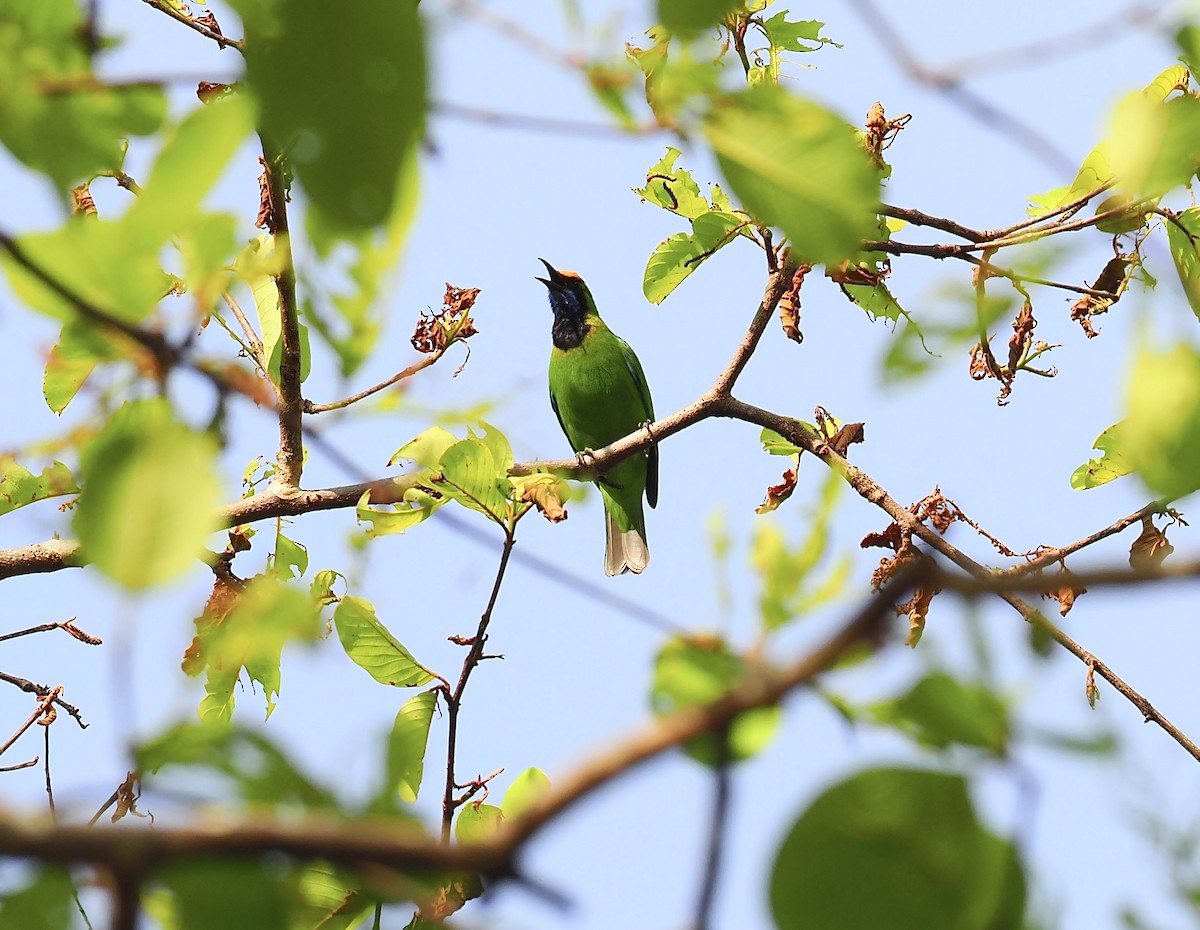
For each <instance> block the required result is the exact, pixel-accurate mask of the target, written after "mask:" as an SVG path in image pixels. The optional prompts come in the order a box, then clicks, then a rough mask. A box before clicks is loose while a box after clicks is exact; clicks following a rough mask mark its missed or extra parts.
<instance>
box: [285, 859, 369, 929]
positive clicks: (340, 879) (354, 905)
mask: <svg viewBox="0 0 1200 930" xmlns="http://www.w3.org/2000/svg"><path fill="white" fill-rule="evenodd" d="M298 885H299V898H300V901H299V902H298V903H299V907H298V908H297V910H298V913H295V914H294V916H293V918H292V921H291V923H290V927H291V930H351V928H354V927H358V926H359V925H360V923H361V922H362V921H363V920H365V919H366V918H367V917H368V916H369V914H370V912H371V911H373V910H374V909H375V901H374V900H373V898H372V897H371V896H370V895H368V894H363V893H362V890H361V889H360V887H359V883H358V882H354V881H349V880H347V878H346V877H345V876H344V875H343V874H342V873H341V872H339V871H338V870H336V869H334V868H332V867H330V866H327V865H320V864H318V865H309V866H305V867H304V868H303V870H302V871H301V872H300V874H299V876H298Z"/></svg>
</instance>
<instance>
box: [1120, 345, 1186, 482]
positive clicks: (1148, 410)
mask: <svg viewBox="0 0 1200 930" xmlns="http://www.w3.org/2000/svg"><path fill="white" fill-rule="evenodd" d="M1121 426H1122V429H1121V432H1120V450H1121V452H1122V453H1123V458H1124V460H1125V462H1126V463H1128V465H1129V467H1130V468H1131V469H1132V470H1134V471H1137V472H1138V474H1140V475H1141V477H1142V480H1143V481H1144V482H1145V483H1146V486H1147V487H1148V488H1149V489H1150V491H1151V493H1153V494H1155V495H1156V496H1161V497H1166V498H1176V497H1182V496H1183V495H1185V494H1189V493H1191V492H1192V491H1194V490H1196V489H1197V488H1200V354H1197V351H1196V349H1195V348H1193V347H1192V346H1189V345H1185V344H1177V345H1175V346H1174V347H1172V348H1170V349H1166V350H1163V351H1156V350H1153V349H1142V350H1141V351H1139V352H1138V353H1137V355H1136V356H1135V357H1134V361H1133V368H1132V370H1131V371H1130V374H1129V378H1128V382H1127V385H1126V389H1125V416H1124V419H1123V421H1122V424H1121Z"/></svg>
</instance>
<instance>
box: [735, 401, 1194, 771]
mask: <svg viewBox="0 0 1200 930" xmlns="http://www.w3.org/2000/svg"><path fill="white" fill-rule="evenodd" d="M725 406H726V408H727V410H728V415H730V416H736V417H737V418H738V419H743V420H747V421H749V422H751V423H757V424H758V425H759V426H765V427H767V428H769V429H773V430H775V431H776V432H777V433H779V434H780V435H782V436H784V437H786V438H787V439H789V440H791V441H792V442H794V443H796V444H797V445H799V446H801V447H802V448H804V449H806V450H807V451H809V452H812V453H813V454H814V455H816V456H817V457H818V458H820V459H821V460H822V461H824V462H825V464H826V465H828V466H829V467H831V468H833V469H834V470H835V471H836V472H838V473H839V474H840V475H841V476H842V477H843V478H845V479H846V481H847V482H848V483H849V484H850V486H851V487H852V488H854V490H855V491H856V492H857V493H858V494H859V495H860V496H861V497H863V498H864V499H866V500H868V501H870V502H871V503H873V504H875V505H876V506H877V507H879V508H880V509H882V510H883V511H884V512H885V513H886V514H888V516H890V517H891V518H892V519H893V520H895V521H896V523H898V524H899V525H900V526H901V527H902V528H903V529H904V530H906V531H907V532H910V533H912V535H914V536H916V537H918V538H919V539H921V540H922V541H923V542H924V543H926V545H928V546H929V547H930V548H931V549H934V550H936V551H937V552H939V553H941V554H942V555H943V556H945V557H946V558H947V559H949V560H950V561H951V562H953V563H954V564H955V565H957V566H958V567H959V568H962V569H964V570H965V571H966V572H968V573H969V574H970V575H972V576H974V577H976V578H982V579H986V578H988V577H989V576H990V575H991V574H992V572H991V570H990V569H988V568H987V567H986V566H984V565H981V564H980V563H979V562H976V561H975V560H974V559H972V558H971V557H970V556H969V555H967V554H966V553H965V552H962V551H961V550H960V549H958V548H957V547H955V546H954V545H952V544H951V543H950V542H949V541H947V540H946V538H945V537H943V536H942V535H941V534H940V533H938V532H937V531H936V530H934V529H932V528H930V527H928V526H926V525H925V524H924V523H922V522H920V521H919V520H918V519H917V518H916V516H915V515H914V514H913V513H912V512H911V511H910V510H909V509H908V508H907V507H904V506H903V505H901V504H900V503H899V502H898V501H896V500H895V499H894V498H893V497H892V496H891V495H889V494H888V493H887V491H885V490H884V489H883V488H882V487H880V486H879V484H877V483H876V482H875V481H874V480H873V479H872V478H871V477H870V476H869V475H867V474H866V473H865V472H863V471H862V470H861V469H859V468H856V467H855V466H853V465H851V464H850V463H849V462H847V461H846V459H844V458H843V457H842V456H840V455H838V454H837V453H836V452H834V451H833V450H832V449H831V448H830V447H829V444H828V443H826V442H824V441H823V440H822V439H821V438H820V437H819V436H817V435H816V434H815V433H812V432H811V431H810V430H808V429H807V428H806V427H805V426H803V425H802V424H801V423H799V422H798V421H796V420H792V419H790V418H788V417H781V416H779V415H778V414H776V413H771V412H770V411H768V410H763V409H762V408H760V407H755V406H753V405H752V404H747V403H745V402H743V401H740V400H737V399H735V398H729V399H728V400H727V401H726V403H725ZM1000 597H1001V598H1002V599H1003V600H1004V601H1005V602H1006V603H1007V604H1009V605H1010V606H1011V607H1012V608H1013V609H1014V610H1016V611H1017V612H1018V613H1019V614H1020V615H1021V616H1022V617H1023V618H1024V619H1025V620H1026V621H1027V622H1028V623H1030V624H1032V625H1034V626H1038V627H1040V628H1042V629H1043V630H1045V631H1046V632H1047V633H1049V634H1050V636H1051V637H1052V638H1053V639H1054V640H1055V641H1056V642H1058V644H1059V645H1061V646H1062V647H1063V648H1065V649H1066V650H1067V651H1068V652H1070V653H1071V654H1072V655H1074V656H1075V657H1076V658H1078V659H1079V660H1080V661H1081V662H1083V663H1084V665H1087V666H1089V667H1094V669H1095V671H1096V673H1097V674H1099V675H1100V677H1102V678H1103V679H1104V680H1105V681H1107V682H1108V683H1109V684H1110V685H1112V686H1113V687H1114V688H1115V689H1116V690H1117V691H1118V692H1119V693H1120V694H1121V695H1122V697H1124V698H1125V699H1126V700H1128V701H1129V702H1130V703H1131V704H1133V705H1134V706H1135V707H1136V708H1137V709H1138V710H1139V711H1140V712H1141V713H1142V716H1143V718H1144V719H1146V720H1147V721H1153V722H1154V723H1155V724H1157V725H1158V726H1159V727H1161V728H1162V729H1163V730H1164V731H1165V732H1166V733H1167V734H1169V735H1170V736H1171V738H1172V739H1174V740H1175V741H1176V742H1177V743H1179V745H1180V746H1182V747H1183V748H1184V749H1185V750H1186V751H1187V752H1188V753H1189V754H1190V755H1191V756H1192V757H1193V758H1195V759H1197V760H1198V761H1200V746H1197V745H1196V744H1195V743H1194V742H1192V740H1191V739H1189V738H1188V736H1187V735H1186V734H1185V733H1184V732H1183V731H1182V730H1180V729H1179V728H1178V727H1177V726H1175V724H1173V723H1172V722H1171V721H1170V720H1168V719H1167V718H1166V717H1165V716H1164V715H1163V714H1162V713H1160V712H1159V711H1158V710H1157V709H1156V708H1155V707H1154V706H1153V705H1152V704H1151V703H1150V701H1149V700H1147V699H1146V698H1145V697H1144V696H1143V695H1142V694H1140V693H1139V692H1138V691H1136V690H1135V689H1134V688H1133V687H1131V686H1130V685H1129V684H1128V683H1127V682H1126V681H1125V680H1124V679H1122V678H1121V677H1120V676H1119V675H1118V674H1117V673H1116V672H1114V671H1113V670H1112V669H1111V668H1109V666H1108V665H1107V664H1106V663H1104V662H1103V661H1101V660H1100V659H1098V658H1097V657H1096V656H1095V655H1093V654H1092V653H1090V652H1089V651H1088V650H1086V649H1084V648H1083V647H1082V646H1081V645H1079V643H1077V642H1075V640H1073V639H1072V638H1071V637H1070V636H1068V635H1067V634H1066V633H1065V632H1063V631H1062V630H1061V629H1059V628H1058V627H1057V626H1056V625H1055V624H1053V623H1051V622H1050V621H1049V620H1048V619H1047V618H1046V617H1045V616H1044V615H1043V614H1042V612H1041V611H1039V610H1038V609H1037V608H1036V607H1034V606H1032V605H1031V604H1028V603H1026V602H1025V601H1023V600H1022V599H1021V598H1019V597H1017V595H1015V594H1011V593H1002V594H1001V595H1000Z"/></svg>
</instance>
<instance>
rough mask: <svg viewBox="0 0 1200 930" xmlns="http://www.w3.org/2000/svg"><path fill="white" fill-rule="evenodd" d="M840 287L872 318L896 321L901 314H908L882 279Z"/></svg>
mask: <svg viewBox="0 0 1200 930" xmlns="http://www.w3.org/2000/svg"><path fill="white" fill-rule="evenodd" d="M840 287H841V289H842V293H843V294H845V295H846V296H847V297H848V298H850V301H851V303H853V304H854V305H855V306H857V307H861V308H862V309H863V310H865V311H867V313H868V314H870V317H871V319H872V320H879V319H883V320H891V321H892V322H893V323H894V322H896V321H897V320H899V319H900V317H901V316H907V315H908V314H906V313H905V312H904V308H903V307H901V306H900V303H899V302H898V301H897V300H896V298H895V297H893V296H892V292H891V291H889V290H888V286H887V285H886V284H884V283H883V282H882V281H881V282H879V283H878V284H842V285H840Z"/></svg>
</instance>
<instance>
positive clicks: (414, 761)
mask: <svg viewBox="0 0 1200 930" xmlns="http://www.w3.org/2000/svg"><path fill="white" fill-rule="evenodd" d="M436 707H437V693H436V692H434V691H423V692H422V693H420V694H416V695H413V696H412V697H410V698H409V699H408V700H407V701H405V702H404V706H403V707H401V708H400V710H399V712H398V713H397V714H396V722H395V724H393V726H392V735H391V738H390V739H389V740H388V746H387V790H388V791H389V792H398V793H399V795H400V800H402V801H404V802H405V803H408V804H411V803H412V802H413V801H415V800H416V799H417V794H418V793H419V792H420V790H421V778H422V776H423V775H424V772H425V748H426V746H427V745H428V743H429V725H430V723H431V722H432V721H433V711H434V708H436Z"/></svg>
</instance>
